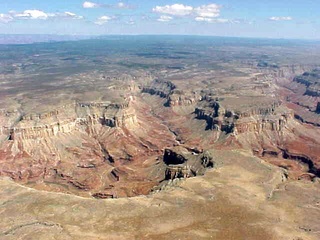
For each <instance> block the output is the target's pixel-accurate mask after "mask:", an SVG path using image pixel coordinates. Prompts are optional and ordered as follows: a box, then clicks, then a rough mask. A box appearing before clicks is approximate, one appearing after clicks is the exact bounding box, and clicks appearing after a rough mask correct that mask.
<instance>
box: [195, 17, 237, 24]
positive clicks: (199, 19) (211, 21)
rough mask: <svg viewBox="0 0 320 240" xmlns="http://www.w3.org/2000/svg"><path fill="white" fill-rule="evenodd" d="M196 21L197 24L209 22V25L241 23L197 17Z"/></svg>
mask: <svg viewBox="0 0 320 240" xmlns="http://www.w3.org/2000/svg"><path fill="white" fill-rule="evenodd" d="M194 20H196V21H197V22H209V23H238V22H239V21H236V22H235V21H232V20H229V19H225V18H207V17H196V18H195V19H194Z"/></svg>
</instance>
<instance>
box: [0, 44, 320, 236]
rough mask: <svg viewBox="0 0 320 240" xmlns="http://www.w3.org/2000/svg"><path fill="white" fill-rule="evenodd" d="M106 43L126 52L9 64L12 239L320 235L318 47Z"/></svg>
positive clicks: (5, 106) (2, 158)
mask: <svg viewBox="0 0 320 240" xmlns="http://www.w3.org/2000/svg"><path fill="white" fill-rule="evenodd" d="M97 41H98V40H97ZM99 41H100V42H99V43H100V44H106V47H108V49H109V50H110V52H111V53H112V54H114V55H112V56H111V57H110V56H109V57H105V55H108V54H111V53H109V52H104V50H101V52H100V53H97V52H96V49H94V48H93V49H91V50H90V49H87V50H86V51H88V52H84V53H82V55H83V56H84V57H85V56H89V57H88V59H91V58H93V57H92V54H93V53H94V54H96V55H95V57H94V61H93V60H92V61H89V60H88V59H87V60H86V61H84V60H83V59H81V58H79V59H80V60H77V61H76V62H73V61H70V62H69V61H65V60H63V59H64V58H63V59H62V58H61V57H60V56H58V55H57V54H56V53H55V52H54V51H53V52H52V53H51V55H52V56H51V58H50V60H48V63H42V64H43V65H44V67H43V68H45V66H46V67H47V69H46V68H45V69H46V71H44V72H43V73H42V71H43V70H42V68H39V69H35V70H34V69H33V70H30V69H29V68H28V67H25V68H21V66H29V64H30V62H33V63H34V65H35V66H38V65H37V64H35V63H37V61H39V60H38V59H39V58H38V57H28V58H25V59H24V60H21V61H22V62H21V63H19V64H20V65H18V64H17V63H15V64H14V65H10V64H12V63H10V62H4V63H2V64H4V65H5V64H8V65H10V66H12V68H13V69H15V68H16V69H15V70H13V72H12V73H6V74H1V78H0V79H1V86H2V89H1V90H0V93H1V94H0V176H1V178H0V186H1V187H0V192H1V195H2V196H3V197H1V203H0V204H1V206H2V207H3V211H2V213H1V217H2V218H3V219H4V220H5V221H4V222H3V223H2V224H1V226H0V228H1V229H2V231H1V233H0V236H1V238H3V239H24V237H27V238H28V237H31V236H32V237H35V236H37V238H38V239H45V238H46V237H51V238H52V239H55V238H58V239H135V238H137V239H168V238H174V237H178V238H181V239H196V238H197V239H210V238H214V239H241V238H246V239H258V238H259V239H295V240H298V239H299V240H300V239H304V240H305V239H317V238H318V237H319V236H320V235H319V233H320V229H319V224H318V223H319V222H318V221H319V220H318V219H319V217H320V215H319V214H320V212H319V197H318V195H319V191H320V185H319V183H320V182H319V177H320V148H319V143H320V138H319V136H320V128H319V126H320V95H319V84H320V74H319V67H320V60H319V59H318V55H317V54H316V53H317V52H315V53H314V55H312V56H309V57H308V58H307V60H306V59H305V55H303V54H302V53H301V52H302V50H301V49H304V48H306V47H305V46H300V48H301V49H300V50H299V51H298V50H297V49H295V48H293V47H288V49H289V50H290V51H291V52H294V53H295V54H292V55H290V57H291V58H289V57H288V58H279V55H280V56H285V53H286V52H287V51H289V50H288V49H287V48H279V46H277V45H274V44H275V43H272V44H271V43H270V45H268V46H263V45H262V46H260V48H256V46H255V45H253V46H252V47H250V46H246V47H243V46H241V45H239V46H238V48H237V49H234V48H233V46H232V45H230V46H228V45H221V46H220V45H219V44H217V46H214V45H210V44H208V43H202V44H200V45H199V46H197V45H195V46H194V45H193V42H191V43H190V44H189V43H179V44H177V43H174V42H170V41H169V40H168V41H169V42H170V44H169V43H167V42H165V41H164V42H163V44H164V45H163V47H160V48H159V49H158V48H157V47H156V48H155V47H154V45H153V43H152V42H150V43H149V42H147V41H146V46H145V47H146V48H149V50H148V51H150V52H153V51H154V52H155V54H154V55H153V54H149V55H148V54H146V55H143V54H142V53H141V52H140V51H142V52H143V51H144V50H143V49H140V51H139V47H138V46H137V49H136V50H135V51H137V53H135V52H130V54H129V53H124V52H123V49H122V48H121V46H122V45H121V44H124V46H126V45H125V44H127V42H126V41H129V42H130V43H131V40H126V41H124V42H123V43H122V42H121V41H120V42H119V44H120V45H119V46H113V45H111V44H110V43H108V42H106V41H104V40H99ZM199 41H200V40H199ZM84 43H85V41H84ZM52 44H53V43H52ZM78 44H79V46H77V47H79V48H81V41H80V42H79V43H78ZM132 44H133V43H132ZM171 44H172V45H171ZM175 44H176V45H175ZM234 44H236V43H234ZM111 46H113V47H114V49H113V48H112V47H111ZM213 46H214V47H213ZM38 47H39V49H37V51H39V54H41V53H42V52H43V51H44V49H42V48H41V46H40V45H39V46H38ZM12 48H13V49H14V46H13V47H12ZM118 48H119V49H118ZM154 48H155V49H154ZM180 48H182V49H180ZM243 48H244V49H245V51H246V52H247V51H248V52H250V54H251V55H250V54H247V55H246V54H245V53H244V52H243V51H244V50H243ZM273 48H274V49H273ZM187 49H188V51H189V52H186V51H187ZM279 49H281V50H280V53H281V54H280V53H279V52H278V51H279ZM317 49H318V48H317ZM45 51H47V50H45ZM91 51H93V53H92V52H91ZM105 51H106V50H105ZM159 51H160V52H161V54H160V55H157V53H159ZM113 52H114V53H113ZM276 53H277V54H276ZM70 54H71V55H72V53H71V52H70ZM86 54H87V55H86ZM121 54H127V57H126V58H124V57H123V56H122V55H121ZM300 54H302V55H300ZM195 55H196V57H194V56H195ZM266 56H268V57H266ZM261 58H263V59H264V60H263V61H262V60H261ZM124 59H126V60H124ZM288 59H289V60H288ZM16 61H17V60H16ZM23 61H26V62H23ZM62 62H63V64H62ZM275 62H276V63H275ZM74 65H76V66H82V65H83V66H85V67H88V69H87V68H85V67H84V69H81V68H79V67H76V68H73V67H74ZM17 66H20V67H17ZM64 67H66V68H68V69H76V70H73V71H75V72H73V73H70V72H68V73H65V72H63V74H62V73H61V71H62V70H63V69H64ZM89 67H90V69H89ZM56 68H57V69H60V68H61V69H62V70H61V71H57V73H55V71H54V70H55V69H56ZM21 69H24V70H23V71H25V72H24V73H23V74H21V71H22V70H21ZM48 69H49V70H48ZM50 71H52V76H51V75H50V74H48V72H50ZM70 71H71V70H70ZM301 192H304V195H305V196H302V195H303V194H301ZM23 206H25V207H23ZM14 209H19V213H18V212H16V211H14ZM150 219H152V220H150ZM5 222H6V223H5ZM92 224H93V225H94V226H95V227H92V226H93V225H92ZM230 226H233V227H230Z"/></svg>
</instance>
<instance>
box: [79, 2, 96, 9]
mask: <svg viewBox="0 0 320 240" xmlns="http://www.w3.org/2000/svg"><path fill="white" fill-rule="evenodd" d="M82 7H83V8H97V7H99V4H97V3H94V2H84V3H83V4H82Z"/></svg>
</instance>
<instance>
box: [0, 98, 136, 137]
mask: <svg viewBox="0 0 320 240" xmlns="http://www.w3.org/2000/svg"><path fill="white" fill-rule="evenodd" d="M129 102H130V101H127V102H125V103H121V104H120V103H119V104H116V103H109V102H106V103H96V102H92V103H77V104H75V105H68V106H65V107H63V108H61V109H58V110H54V111H51V112H48V113H41V114H30V115H25V116H23V117H22V118H21V119H20V121H19V122H18V123H17V124H15V126H13V127H8V126H4V127H2V129H1V133H2V134H5V135H7V136H8V137H7V138H8V140H14V139H37V138H45V137H51V136H56V135H57V134H58V133H70V132H72V131H74V130H76V129H78V130H81V129H82V130H86V131H89V132H90V131H92V130H91V128H92V126H93V125H96V124H101V125H104V126H108V127H122V126H134V125H135V124H136V123H137V117H136V114H135V110H134V108H132V107H131V106H130V103H129Z"/></svg>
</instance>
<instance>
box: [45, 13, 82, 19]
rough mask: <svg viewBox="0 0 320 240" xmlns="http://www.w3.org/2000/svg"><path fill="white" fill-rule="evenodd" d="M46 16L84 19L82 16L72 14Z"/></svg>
mask: <svg viewBox="0 0 320 240" xmlns="http://www.w3.org/2000/svg"><path fill="white" fill-rule="evenodd" d="M48 16H49V17H53V18H68V19H84V17H83V16H79V15H77V14H75V13H72V12H63V13H49V14H48Z"/></svg>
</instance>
